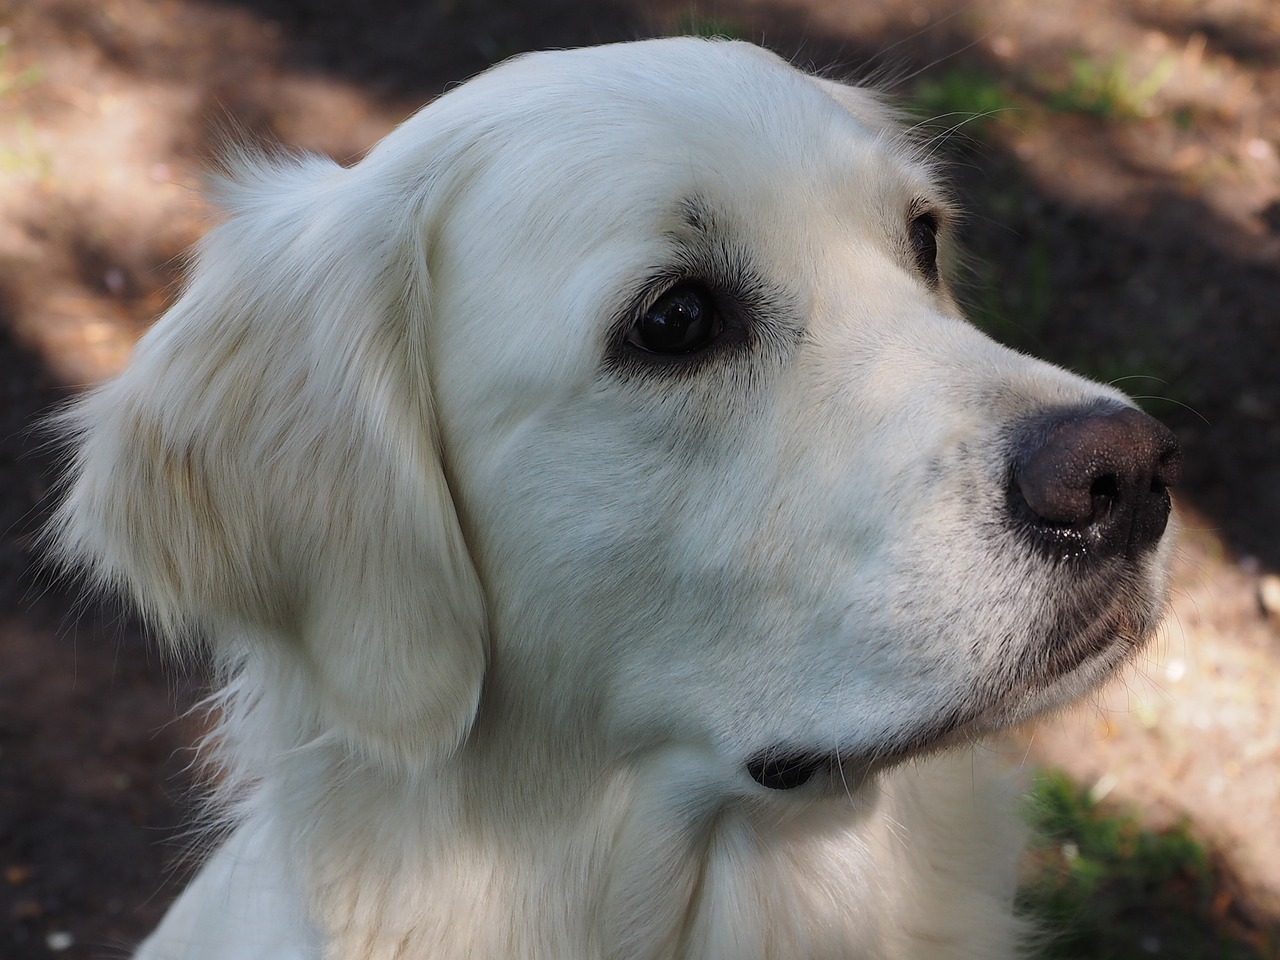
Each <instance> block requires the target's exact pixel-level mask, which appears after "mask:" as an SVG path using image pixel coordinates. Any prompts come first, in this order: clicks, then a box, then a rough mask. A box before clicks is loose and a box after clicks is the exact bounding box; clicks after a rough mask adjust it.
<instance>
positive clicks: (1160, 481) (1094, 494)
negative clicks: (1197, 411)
mask: <svg viewBox="0 0 1280 960" xmlns="http://www.w3.org/2000/svg"><path fill="white" fill-rule="evenodd" d="M1013 460H1014V464H1013V482H1012V484H1011V485H1010V489H1009V506H1010V512H1011V514H1012V516H1013V517H1014V519H1015V521H1017V522H1018V525H1019V526H1020V527H1021V529H1022V530H1024V531H1025V532H1026V533H1027V534H1029V535H1030V536H1032V537H1033V538H1035V539H1036V540H1038V541H1039V542H1040V543H1041V544H1043V545H1045V546H1047V547H1048V548H1050V550H1051V551H1052V552H1053V553H1054V554H1055V555H1057V556H1060V557H1064V558H1067V557H1072V558H1081V559H1083V558H1086V557H1098V558H1105V557H1114V556H1119V555H1124V556H1128V557H1136V556H1137V555H1138V554H1140V553H1142V552H1143V551H1145V550H1147V549H1149V548H1151V547H1153V546H1154V545H1155V544H1156V543H1157V542H1159V540H1160V537H1161V535H1162V534H1163V533H1164V528H1165V525H1166V524H1167V523H1168V520H1169V508H1170V504H1169V487H1171V486H1173V485H1174V484H1175V483H1176V482H1177V481H1178V476H1179V474H1180V473H1181V470H1182V450H1181V448H1180V447H1179V446H1178V441H1177V438H1176V437H1174V435H1173V433H1172V432H1171V431H1170V430H1169V429H1168V428H1167V427H1166V426H1165V425H1164V424H1162V423H1161V422H1160V421H1158V420H1156V419H1154V418H1152V417H1149V416H1147V415H1146V414H1145V413H1143V412H1142V411H1140V410H1135V409H1133V408H1131V407H1111V406H1108V407H1084V408H1077V409H1069V410H1063V411H1057V412H1055V413H1053V414H1049V415H1046V416H1041V417H1037V418H1035V419H1033V420H1030V421H1027V422H1026V423H1024V424H1023V425H1022V427H1021V429H1020V430H1019V431H1018V439H1016V440H1015V443H1014V450H1013Z"/></svg>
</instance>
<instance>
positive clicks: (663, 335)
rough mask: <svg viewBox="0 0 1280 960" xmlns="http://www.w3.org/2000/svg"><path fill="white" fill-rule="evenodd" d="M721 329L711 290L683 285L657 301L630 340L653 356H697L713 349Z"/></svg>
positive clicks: (672, 289) (637, 324) (634, 330)
mask: <svg viewBox="0 0 1280 960" xmlns="http://www.w3.org/2000/svg"><path fill="white" fill-rule="evenodd" d="M721 329H722V324H721V321H720V313H719V311H718V310H717V309H716V302H715V299H714V298H713V297H712V296H711V293H710V291H708V290H707V289H706V288H705V287H703V286H701V285H700V284H696V283H682V284H679V285H677V286H674V287H672V288H671V289H670V290H668V291H667V292H666V293H664V294H663V295H662V296H660V297H659V298H658V299H657V300H656V301H654V303H653V306H651V307H649V309H648V310H646V311H645V312H644V316H642V317H641V318H640V319H639V320H638V321H637V322H636V325H635V326H634V327H632V329H631V333H630V335H629V336H628V337H627V339H628V340H629V341H630V342H631V343H633V344H635V345H636V346H637V347H639V348H640V349H642V350H647V351H649V352H650V353H660V354H667V355H674V354H682V353H695V352H697V351H698V350H702V349H705V348H706V347H708V346H710V345H711V342H712V341H713V340H715V338H716V336H717V335H719V333H720V331H721Z"/></svg>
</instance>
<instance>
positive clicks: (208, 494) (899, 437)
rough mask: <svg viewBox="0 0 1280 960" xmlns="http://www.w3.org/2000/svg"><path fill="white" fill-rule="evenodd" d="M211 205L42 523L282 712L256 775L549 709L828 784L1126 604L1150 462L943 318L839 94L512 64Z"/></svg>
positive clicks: (730, 71)
mask: <svg viewBox="0 0 1280 960" xmlns="http://www.w3.org/2000/svg"><path fill="white" fill-rule="evenodd" d="M228 205H229V207H230V208H231V210H232V215H231V217H230V219H229V220H228V222H227V223H226V224H224V225H223V226H221V227H219V228H218V229H217V230H216V231H215V232H214V235H213V236H212V237H211V238H210V239H209V240H208V241H207V242H206V244H205V246H204V248H203V252H202V254H201V258H200V261H199V266H198V268H197V271H196V276H195V278H194V280H193V282H192V284H191V286H190V288H189V289H188V291H187V293H186V294H185V295H184V297H183V299H182V301H180V302H179V304H178V305H177V306H176V307H175V308H174V309H173V310H172V311H171V312H170V314H169V315H168V316H167V317H166V318H165V319H164V320H162V321H161V322H160V323H159V324H158V325H157V327H156V328H155V330H154V331H153V332H152V333H150V334H149V335H148V337H147V338H146V339H145V340H144V342H143V344H142V345H141V346H140V348H139V352H138V355H137V357H136V358H135V360H134V362H133V364H132V365H131V367H130V370H129V371H128V372H127V373H126V374H125V375H124V376H123V377H122V378H120V379H119V380H118V381H116V382H114V383H112V384H110V385H108V386H106V387H104V388H103V389H102V390H101V391H99V392H98V393H97V394H95V395H94V396H92V397H90V398H89V399H88V400H87V401H86V402H85V403H84V404H83V405H82V406H81V407H80V408H79V411H78V412H77V413H74V414H73V415H72V416H71V417H70V418H69V422H70V423H71V425H72V427H73V428H74V429H75V430H76V431H78V433H79V435H80V436H81V438H82V439H81V445H80V448H79V450H80V452H79V459H78V461H77V467H76V469H75V471H74V474H73V478H72V481H71V487H70V494H69V496H68V499H67V501H66V505H65V506H64V508H63V510H62V512H61V514H60V518H59V531H60V536H61V538H62V543H63V545H64V550H65V551H66V553H67V555H69V556H71V557H72V558H88V560H89V562H90V563H92V564H93V566H94V568H95V569H96V570H97V571H98V573H99V575H100V576H101V577H102V578H103V579H104V580H107V581H109V582H112V583H116V582H122V583H124V584H126V585H128V586H129V587H130V588H131V589H132V590H133V591H134V593H135V594H136V595H137V596H138V597H139V599H140V600H141V602H142V604H143V605H144V607H145V608H146V609H147V610H149V611H150V612H151V614H152V615H153V616H155V617H156V618H157V619H159V620H160V621H161V622H162V624H165V625H169V626H176V625H180V624H181V623H183V622H190V623H194V624H195V625H197V626H198V627H199V628H200V629H201V630H203V631H204V633H205V634H206V635H208V636H209V637H210V639H211V641H212V645H213V646H214V648H215V650H216V652H217V653H218V654H219V656H220V657H222V659H223V660H224V661H225V662H227V663H228V664H230V665H231V667H232V668H233V669H235V670H238V671H240V676H242V677H249V678H252V684H253V685H255V689H260V690H266V689H269V690H272V691H275V692H274V693H273V694H272V695H271V696H270V697H269V698H268V699H267V701H266V702H268V703H275V704H278V705H279V706H278V707H277V708H276V709H278V714H277V717H278V719H279V721H280V722H278V723H275V724H272V725H267V726H270V727H271V729H272V730H273V731H276V732H274V733H273V734H272V735H273V736H278V737H280V738H281V741H280V743H278V744H277V745H276V747H277V748H278V749H282V750H283V749H287V748H289V747H291V746H296V745H297V744H301V743H311V742H315V740H316V739H317V738H323V737H326V736H328V737H336V738H338V739H340V740H342V741H343V742H345V743H346V744H347V745H348V746H349V747H351V748H352V749H355V750H358V751H361V752H362V753H366V754H368V755H371V756H375V757H377V758H380V759H382V760H385V761H387V762H389V763H393V764H394V763H398V764H406V763H407V764H411V765H413V766H414V767H422V766H424V765H430V764H437V763H440V762H442V761H443V759H444V758H445V757H448V756H452V755H456V754H457V753H458V752H459V751H460V750H461V751H462V752H464V753H465V751H466V750H467V747H466V746H460V744H462V742H463V739H464V738H465V737H466V736H468V731H472V732H471V736H472V740H471V741H470V742H471V743H476V742H479V741H480V740H481V739H483V737H484V736H492V735H493V734H492V731H493V730H495V729H502V730H505V731H506V732H505V733H504V734H503V736H505V737H506V738H507V739H512V738H513V736H514V734H513V731H517V730H520V729H526V728H528V727H530V725H539V724H544V723H545V724H546V725H548V726H549V728H551V729H557V728H562V729H563V730H565V731H567V734H566V735H568V736H571V737H572V738H573V739H574V742H575V743H578V744H579V745H580V746H581V748H582V749H583V750H586V751H588V752H594V754H595V755H597V756H599V757H601V758H603V762H606V763H607V762H610V758H614V759H616V758H619V757H624V756H634V755H636V754H637V753H643V752H644V751H646V750H649V749H653V750H661V749H664V748H665V746H670V745H680V746H687V745H694V746H695V747H696V748H697V749H698V750H699V751H701V752H702V753H701V756H703V757H704V759H705V758H711V759H710V761H709V762H710V763H712V765H718V769H720V770H721V772H722V777H721V782H722V783H723V784H725V785H727V786H726V787H725V789H731V790H740V791H742V792H744V793H750V792H751V791H756V792H759V791H761V790H767V789H770V788H772V789H778V788H783V787H794V786H799V785H801V784H804V783H808V782H812V783H813V784H814V786H813V787H812V789H814V790H817V789H821V788H822V785H824V784H826V785H828V786H830V785H838V786H839V787H840V789H841V790H846V789H848V788H849V787H850V785H851V784H856V783H857V782H859V780H860V779H861V778H865V777H866V776H867V775H868V774H869V773H871V772H874V771H875V770H876V769H878V768H879V767H880V766H882V765H884V764H885V763H888V762H891V761H894V760H896V759H900V758H902V757H905V756H909V755H912V754H913V753H916V752H918V751H921V750H926V749H930V748H933V747H935V746H938V745H941V744H943V743H946V742H948V741H950V740H954V739H955V738H957V737H961V736H968V735H974V734H977V733H980V732H982V731H985V730H988V729H991V728H993V727H997V726H1000V725H1004V724H1008V723H1012V722H1015V721H1018V720H1020V719H1022V718H1025V717H1027V716H1029V715H1031V714H1033V713H1035V712H1037V711H1041V710H1044V709H1047V708H1050V707H1052V706H1054V705H1056V704H1059V703H1061V702H1063V701H1064V700H1066V699H1069V698H1070V697H1073V696H1075V695H1077V694H1078V693H1079V692H1080V691H1081V690H1083V689H1085V688H1087V687H1088V686H1090V685H1092V684H1094V683H1096V682H1097V681H1098V680H1099V679H1101V678H1102V677H1104V676H1105V675H1106V674H1107V673H1109V672H1110V671H1111V670H1112V669H1114V667H1115V666H1116V665H1117V664H1118V663H1120V662H1121V661H1122V660H1124V659H1125V657H1127V656H1128V655H1130V654H1131V653H1132V651H1133V650H1134V649H1135V648H1136V647H1137V646H1138V645H1139V644H1140V643H1141V642H1142V641H1143V640H1144V639H1145V638H1146V636H1147V635H1148V634H1149V633H1150V632H1151V630H1152V629H1153V627H1154V624H1155V623H1156V621H1157V620H1158V618H1159V615H1160V611H1161V609H1162V606H1163V602H1164V592H1165V586H1164V577H1165V567H1166V564H1167V557H1168V551H1169V544H1168V540H1169V538H1168V537H1164V536H1162V534H1163V530H1164V523H1165V517H1166V515H1167V512H1168V499H1167V494H1166V493H1165V490H1164V488H1165V487H1166V486H1167V485H1168V483H1170V482H1172V480H1173V479H1174V475H1175V474H1176V459H1177V453H1176V445H1174V444H1173V441H1172V439H1171V438H1169V437H1168V436H1167V432H1163V431H1162V428H1159V427H1158V425H1155V424H1154V422H1152V421H1148V420H1147V419H1146V418H1143V417H1141V415H1139V414H1137V413H1136V412H1135V411H1132V409H1131V408H1130V406H1129V405H1128V403H1127V401H1126V400H1125V399H1124V398H1123V397H1122V396H1121V395H1120V394H1118V393H1117V392H1115V391H1114V390H1110V389H1108V388H1105V387H1102V386H1099V385H1097V384H1094V383H1090V382H1088V381H1085V380H1083V379H1080V378H1078V377H1075V376H1073V375H1071V374H1068V373H1066V372H1064V371H1061V370H1059V369H1056V368H1054V367H1051V366H1048V365H1046V364H1044V363H1040V362H1038V361H1035V360H1032V359H1029V358H1027V357H1024V356H1021V355H1019V354H1017V353H1014V352H1012V351H1010V350H1007V349H1005V348H1003V347H1000V346H998V345H996V344H994V343H993V342H991V341H990V340H988V339H987V338H986V337H985V336H983V335H982V334H981V333H979V332H978V331H977V330H975V329H974V328H973V327H971V326H970V325H968V324H967V323H966V322H965V321H964V320H963V319H962V318H961V317H960V315H959V312H958V310H957V308H956V306H955V304H954V302H953V300H952V298H951V295H950V293H949V290H948V287H947V283H946V279H945V273H946V269H945V268H946V264H947V261H948V258H949V257H950V256H951V251H952V247H953V240H952V223H953V221H954V214H953V212H952V210H951V206H950V203H949V201H948V199H947V198H946V196H945V194H944V193H943V192H942V191H941V190H940V188H939V187H938V185H937V184H936V182H935V180H934V178H933V175H932V172H931V171H930V169H929V166H928V164H927V163H926V162H924V160H923V159H922V158H921V157H920V156H919V155H918V154H917V152H916V151H914V150H913V148H912V147H911V146H910V144H909V143H908V142H907V141H906V140H904V138H903V137H902V136H901V135H900V134H899V133H898V131H897V128H896V126H895V124H894V123H893V121H892V119H891V118H890V117H889V116H888V114H887V113H886V111H885V110H884V108H883V107H882V106H881V105H880V104H878V103H877V102H876V101H875V100H874V99H873V98H872V97H871V96H870V95H869V94H865V93H862V92H859V91H856V90H851V89H848V88H844V87H840V86H838V85H835V84H830V83H826V82H824V81H820V80H815V79H814V78H811V77H808V76H805V75H803V74H801V73H799V72H797V71H795V70H793V69H791V68H790V67H788V66H787V65H786V64H784V63H783V62H782V61H780V60H778V59H776V58H774V57H772V56H771V55H768V54H765V53H763V52H761V51H759V50H757V49H755V48H751V47H748V46H746V45H741V44H724V43H708V42H704V41H697V40H670V41H655V42H650V43H643V44H636V45H629V46H625V47H620V48H610V49H609V50H608V51H603V50H599V49H597V50H584V51H574V52H569V53H559V54H555V55H547V56H532V57H527V58H522V59H519V60H516V61H513V62H510V63H508V64H506V65H503V66H501V67H499V68H497V69H495V70H493V71H491V72H489V73H487V74H485V75H482V76H481V77H479V78H477V79H476V80H474V81H472V82H470V83H468V84H466V85H464V86H463V87H462V88H460V89H458V90H456V91H454V92H452V93H450V94H449V95H448V96H446V97H444V98H442V100H441V101H439V102H438V103H437V104H435V105H433V106H432V107H430V108H428V109H427V110H426V111H424V112H423V113H422V114H420V115H419V116H418V117H416V118H415V119H413V120H411V121H410V122H408V123H407V124H405V125H404V126H403V127H402V128H401V129H400V130H398V131H397V132H396V133H394V134H393V135H391V136H390V137H389V138H388V139H387V140H386V141H384V142H383V143H382V144H381V145H379V146H378V147H377V148H376V149H375V150H374V151H373V152H372V153H371V154H370V155H369V156H368V157H367V158H366V159H365V160H364V161H362V162H361V163H360V164H358V165H356V166H355V167H353V168H350V169H347V170H342V169H339V168H337V167H334V166H332V165H330V164H327V163H322V162H319V161H317V162H307V163H300V164H288V163H286V164H280V165H277V166H275V167H270V166H258V167H254V168H252V169H251V170H250V171H249V173H247V174H245V175H243V176H242V183H241V184H240V185H239V186H237V187H235V188H232V189H231V191H230V195H229V198H228ZM1134 450H1140V451H1142V452H1141V454H1140V455H1139V454H1134V453H1133V451H1134ZM255 702H258V703H260V702H262V701H261V700H260V699H259V700H258V701H255ZM300 705H301V706H300ZM257 709H262V708H261V707H259V708H257ZM477 711H479V716H480V719H481V721H482V723H481V724H480V726H479V728H477V729H476V730H473V724H474V723H475V720H476V717H477ZM477 730H478V732H477ZM486 731H488V732H486ZM517 739H518V737H517ZM583 744H585V745H586V746H582V745H583ZM718 776H719V774H718Z"/></svg>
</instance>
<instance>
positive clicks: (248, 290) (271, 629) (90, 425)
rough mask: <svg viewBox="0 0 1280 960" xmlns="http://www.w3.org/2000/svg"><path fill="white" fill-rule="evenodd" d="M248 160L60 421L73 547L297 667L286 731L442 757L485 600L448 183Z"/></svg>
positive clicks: (467, 705) (96, 566)
mask: <svg viewBox="0 0 1280 960" xmlns="http://www.w3.org/2000/svg"><path fill="white" fill-rule="evenodd" d="M371 159H372V158H371ZM237 167H238V171H237V173H236V174H235V182H233V183H230V184H229V185H228V186H227V187H226V188H225V190H224V192H225V193H226V196H225V197H224V201H225V204H224V205H225V206H226V208H227V212H228V216H227V219H226V220H225V221H224V222H223V223H222V224H220V225H219V226H217V227H216V228H215V229H214V230H213V231H212V232H211V233H210V235H209V236H208V237H207V238H206V240H205V241H204V242H203V244H202V245H201V247H200V249H199V251H198V254H197V258H196V263H195V265H194V270H193V275H192V279H191V281H190V283H189V286H188V288H187V289H186V291H185V293H184V294H183V295H182V297H181V298H180V299H179V300H178V302H177V303H176V304H175V306H174V307H173V308H172V309H171V310H170V311H169V312H168V313H167V314H166V315H165V316H164V317H163V318H161V319H160V320H159V321H158V322H157V324H156V325H155V327H154V328H153V329H152V330H151V331H150V332H149V333H148V334H147V335H146V336H145V337H144V338H143V339H142V341H141V342H140V343H139V345H138V348H137V351H136V353H135V355H134V357H133V359H132V361H131V363H130V365H129V367H128V368H127V370H126V371H125V372H124V373H123V374H122V375H121V376H120V377H119V378H117V379H116V380H114V381H112V382H109V383H107V384H106V385H105V386H103V387H101V388H99V389H98V390H96V391H95V392H93V393H91V394H90V395H88V396H87V397H85V398H84V399H83V400H82V401H80V402H79V403H78V404H77V405H76V406H75V407H74V408H73V409H71V410H70V412H68V413H66V414H64V415H63V416H62V417H61V422H60V424H59V425H58V426H59V427H60V428H61V429H63V430H67V431H69V433H70V435H71V436H72V438H73V442H74V445H75V455H74V459H73V463H72V467H71V470H70V473H69V476H68V480H67V495H66V498H65V500H64V502H63V503H62V505H61V507H60V509H59V510H58V512H57V515H56V517H55V522H54V525H53V527H52V537H53V539H54V541H55V545H56V546H55V548H56V550H57V551H58V553H59V554H60V556H61V557H62V558H63V559H64V560H66V561H68V562H69V563H73V564H77V565H82V566H85V567H87V568H88V569H89V570H90V571H91V573H92V575H93V576H94V577H95V578H96V579H97V580H98V581H99V582H101V583H103V584H106V585H108V586H110V587H113V588H124V589H125V590H126V591H127V592H129V593H131V594H132V595H133V597H135V598H136V600H137V602H138V603H139V605H140V607H141V609H142V610H143V611H144V613H145V614H146V615H147V616H148V618H149V619H150V620H152V621H153V622H154V623H155V625H156V626H158V627H159V628H160V630H162V631H163V632H164V633H165V634H167V635H168V636H170V637H180V636H182V635H184V634H186V635H190V634H191V633H192V632H195V633H198V634H199V635H202V636H203V637H205V638H206V639H207V640H208V642H209V644H210V646H211V648H212V650H213V652H214V654H215V656H216V657H217V658H218V659H219V660H220V661H221V662H222V664H223V665H224V666H226V667H228V668H229V669H231V670H237V671H240V673H241V675H242V676H243V675H246V674H247V675H249V676H252V672H253V670H254V669H255V664H256V665H257V666H258V667H259V668H261V670H264V671H265V670H267V669H268V668H267V667H266V666H264V664H268V663H270V664H275V665H277V667H278V666H279V665H281V664H283V665H284V667H285V671H286V673H285V674H284V675H292V676H291V677H290V680H289V682H290V683H293V682H295V681H296V678H297V676H302V677H303V678H304V679H303V681H302V682H304V683H305V684H307V685H308V687H309V688H310V689H306V690H304V691H303V695H304V696H305V697H306V698H307V704H308V709H309V710H310V709H312V705H313V704H318V705H319V707H318V711H316V717H315V718H313V720H312V721H310V723H309V726H310V727H311V729H309V730H298V731H296V732H293V733H292V736H294V737H296V738H300V739H306V738H310V737H315V736H324V735H325V734H331V733H338V734H340V735H341V736H343V737H344V738H346V739H347V740H348V741H350V742H351V743H353V744H357V745H359V746H360V747H362V748H365V749H368V750H371V751H373V752H374V753H379V754H384V755H385V754H388V753H389V754H391V755H411V756H414V757H415V758H417V759H418V761H419V762H420V761H421V758H422V755H423V754H427V755H431V756H435V757H439V756H442V755H444V754H446V753H448V752H449V751H451V750H452V749H454V748H455V747H456V746H457V744H458V743H459V742H460V740H461V738H462V737H463V735H464V734H465V732H466V731H467V729H468V728H469V725H470V723H471V721H472V719H473V716H474V713H475V709H476V704H477V701H478V697H479V689H480V684H481V681H482V678H483V673H484V664H485V616H484V605H483V599H482V594H481V588H480V584H479V581H478V578H477V576H476V573H475V569H474V567H473V565H472V563H471V560H470V558H469V556H468V552H467V547H466V544H465V542H464V538H463V534H462V531H461V529H460V527H459V523H458V518H457V515H456V513H455V510H454V506H453V502H452V500H451V497H450V493H449V488H448V482H447V479H446V475H445V471H444V468H443V465H442V461H441V451H440V448H439V447H440V440H439V433H438V430H437V428H436V426H435V421H434V415H433V410H432V400H431V389H430V384H429V379H428V362H427V356H426V349H425V346H424V344H425V339H426V336H425V331H426V327H427V324H429V323H430V322H431V317H430V309H429V301H430V299H431V298H430V295H429V290H428V289H427V269H426V259H427V258H426V249H425V247H426V243H427V240H426V237H427V234H428V222H427V221H428V220H429V218H430V216H431V214H430V211H429V209H428V208H429V206H430V203H431V201H430V200H429V199H426V198H428V197H429V195H430V187H429V185H426V186H424V185H422V184H420V183H419V184H416V185H415V183H413V182H410V181H409V180H407V179H401V178H397V177H396V176H395V170H394V165H393V164H387V163H383V164H381V165H379V164H377V163H376V162H370V160H366V161H365V162H364V163H362V164H360V165H357V166H356V167H353V168H350V169H344V168H341V167H339V166H337V165H335V164H333V163H332V162H330V161H327V160H321V159H318V158H307V159H288V160H270V161H264V160H255V161H250V162H246V161H240V162H238V164H237ZM422 179H423V180H425V179H426V178H425V176H424V177H423V178H422ZM415 194H418V196H415ZM193 628H194V629H193ZM272 669H275V668H272ZM276 672H277V673H278V670H277V671H276ZM282 696H283V695H282ZM298 725H299V726H302V725H303V723H302V721H301V720H299V721H298Z"/></svg>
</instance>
